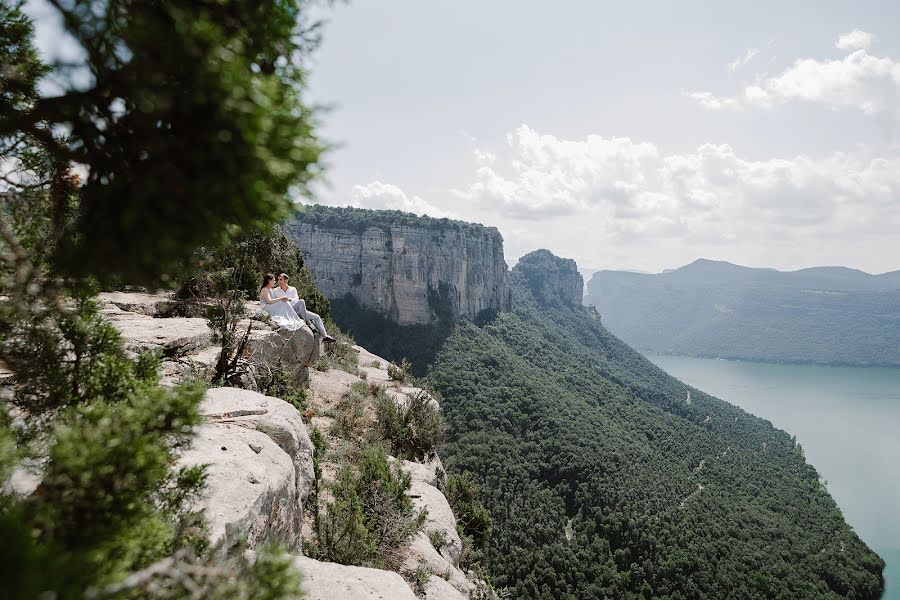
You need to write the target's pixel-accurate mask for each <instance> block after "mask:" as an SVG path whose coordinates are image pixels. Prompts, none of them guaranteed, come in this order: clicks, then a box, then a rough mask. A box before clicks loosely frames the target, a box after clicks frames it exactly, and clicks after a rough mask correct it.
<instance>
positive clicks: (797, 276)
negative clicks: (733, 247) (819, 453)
mask: <svg viewBox="0 0 900 600" xmlns="http://www.w3.org/2000/svg"><path fill="white" fill-rule="evenodd" d="M587 289H588V297H587V299H586V303H588V304H593V305H595V306H596V307H597V309H598V310H599V311H600V314H601V315H602V316H603V322H604V324H605V325H606V326H607V327H609V328H610V330H611V331H613V332H614V333H615V334H616V335H619V336H621V338H622V339H623V340H625V341H626V342H628V343H629V344H632V345H633V346H635V347H637V348H640V349H642V350H651V351H654V352H662V353H670V354H687V355H691V356H705V357H715V358H738V359H746V360H759V361H766V362H789V363H817V364H839V365H861V366H874V365H880V366H897V365H900V271H894V272H892V273H884V274H882V275H869V274H868V273H863V272H862V271H856V270H853V269H846V268H841V267H819V268H813V269H802V270H800V271H793V272H781V271H775V270H773V269H751V268H747V267H741V266H738V265H733V264H731V263H727V262H720V261H710V260H698V261H696V262H694V263H691V264H690V265H687V266H684V267H681V268H680V269H676V270H674V271H670V272H666V273H661V274H657V275H650V274H642V273H628V272H623V271H600V272H598V273H595V274H594V276H593V277H592V278H591V281H590V282H589V283H588V288H587Z"/></svg>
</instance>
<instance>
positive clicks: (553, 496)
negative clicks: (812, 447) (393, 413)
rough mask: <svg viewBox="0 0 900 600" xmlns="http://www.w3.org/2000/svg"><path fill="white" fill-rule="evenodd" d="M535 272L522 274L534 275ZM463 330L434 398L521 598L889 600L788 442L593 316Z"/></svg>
mask: <svg viewBox="0 0 900 600" xmlns="http://www.w3.org/2000/svg"><path fill="white" fill-rule="evenodd" d="M528 261H529V257H525V258H523V259H522V263H520V265H522V264H526V265H527V264H528ZM522 269H523V267H521V266H517V267H516V268H515V269H513V271H512V273H511V277H510V279H511V281H510V286H511V288H512V292H513V309H512V311H511V312H509V313H503V314H501V315H499V317H498V318H497V319H495V320H494V321H493V322H492V323H490V324H487V325H485V326H483V327H478V326H476V325H474V324H466V325H464V326H461V327H460V328H459V329H458V330H457V331H456V333H454V335H452V336H451V337H450V338H449V340H448V342H447V344H446V345H445V346H444V349H443V351H442V352H441V353H440V354H439V356H438V358H437V361H436V362H435V364H434V366H433V368H432V370H431V372H430V374H429V381H430V383H431V384H432V385H433V386H434V387H435V388H436V389H437V390H438V391H439V392H440V393H441V394H442V395H443V398H444V403H443V408H444V411H445V415H446V419H447V424H448V444H447V447H446V449H445V450H444V452H443V457H444V460H445V462H446V464H447V465H448V468H449V469H450V470H451V471H456V472H459V471H468V472H470V473H472V474H474V475H475V477H476V479H477V480H478V481H479V482H480V483H481V490H482V497H483V500H484V502H485V504H486V506H487V508H488V509H489V510H490V511H491V513H492V517H493V535H492V538H491V541H490V543H489V545H488V548H487V551H486V562H487V564H488V569H489V572H490V573H491V575H492V577H493V581H494V584H495V585H497V586H499V587H504V586H508V587H509V588H511V589H512V591H513V596H514V597H516V598H540V599H548V600H549V599H561V598H604V597H605V598H629V597H631V598H650V597H654V598H672V599H675V598H717V599H720V598H750V597H753V598H838V597H846V598H878V597H879V596H880V594H881V590H882V587H883V581H882V569H883V567H884V563H883V561H882V560H881V559H880V558H879V557H878V556H877V555H876V554H874V553H873V552H872V551H871V550H870V549H869V548H868V547H867V546H866V545H865V544H864V543H863V542H862V541H861V540H860V539H859V538H858V537H857V536H856V534H855V533H854V532H853V531H852V530H851V529H850V527H849V526H848V525H847V524H846V523H845V522H844V519H843V517H842V515H841V512H840V510H839V508H838V507H837V506H836V504H835V502H834V500H833V499H832V498H831V496H830V495H829V493H828V491H827V490H826V488H825V487H824V486H823V484H822V483H820V479H819V475H818V473H817V472H816V470H815V469H814V468H813V467H812V466H810V465H808V464H807V463H806V462H805V460H804V455H803V450H802V448H801V447H800V446H799V445H797V444H796V443H795V440H794V439H792V437H791V436H790V435H788V434H787V433H785V432H783V431H780V430H778V429H776V428H774V427H773V426H772V424H771V423H769V422H768V421H764V420H762V419H759V418H757V417H754V416H752V415H750V414H748V413H746V412H744V411H743V410H741V409H739V408H736V407H734V406H732V405H730V404H728V403H726V402H723V401H721V400H719V399H716V398H713V397H710V396H708V395H706V394H704V393H702V392H700V391H698V390H696V389H692V388H690V387H688V386H687V385H685V384H683V383H681V382H679V381H677V380H676V379H674V378H672V377H670V376H668V375H667V374H666V373H664V372H663V371H661V370H660V369H658V368H657V367H655V366H654V365H653V364H651V363H650V362H649V361H647V360H646V359H645V358H644V357H643V356H641V355H640V354H639V353H637V352H636V351H634V350H633V349H631V348H630V347H628V346H627V345H626V344H624V343H623V342H622V341H620V340H619V339H618V338H617V337H615V336H614V335H612V334H611V333H609V331H607V330H606V329H605V327H604V326H603V325H602V324H601V321H600V318H599V315H598V314H597V312H596V311H595V310H594V309H593V308H591V307H581V306H577V305H574V304H565V303H555V304H553V305H550V304H547V305H542V304H540V303H539V302H538V301H537V300H536V299H535V298H536V295H535V294H533V291H532V290H533V289H535V285H538V286H539V285H540V282H537V284H536V283H535V277H534V274H533V273H532V274H531V277H529V278H528V279H526V278H525V277H524V275H523V273H522Z"/></svg>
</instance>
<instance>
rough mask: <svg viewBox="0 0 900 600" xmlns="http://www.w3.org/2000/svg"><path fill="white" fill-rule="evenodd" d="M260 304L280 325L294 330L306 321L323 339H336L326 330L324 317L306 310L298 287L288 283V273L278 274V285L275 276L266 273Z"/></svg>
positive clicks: (260, 293)
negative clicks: (298, 292)
mask: <svg viewBox="0 0 900 600" xmlns="http://www.w3.org/2000/svg"><path fill="white" fill-rule="evenodd" d="M259 304H260V306H261V307H262V309H263V310H264V311H266V312H267V313H269V315H270V316H271V317H272V321H274V322H275V324H276V325H278V326H279V327H284V328H285V329H290V330H292V331H293V330H296V329H300V328H301V327H303V325H304V323H311V325H310V327H311V328H312V327H315V329H316V331H318V332H319V333H320V334H321V335H322V339H324V340H325V341H326V342H333V341H334V338H333V337H331V336H330V335H328V332H326V331H325V324H324V323H323V322H322V317H320V316H319V315H317V314H316V313H314V312H312V311H310V310H306V302H304V301H303V298H300V296H299V295H298V294H297V288H295V287H294V286H292V285H288V276H287V274H286V273H282V274H281V275H279V276H278V285H276V284H275V276H274V275H273V274H271V273H266V275H265V276H264V277H263V284H262V289H261V290H260V291H259Z"/></svg>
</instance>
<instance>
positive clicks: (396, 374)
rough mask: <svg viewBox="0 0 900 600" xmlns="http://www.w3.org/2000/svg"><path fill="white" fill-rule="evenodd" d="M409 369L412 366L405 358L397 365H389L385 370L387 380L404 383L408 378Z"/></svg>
mask: <svg viewBox="0 0 900 600" xmlns="http://www.w3.org/2000/svg"><path fill="white" fill-rule="evenodd" d="M410 368H412V366H411V365H410V364H409V361H408V360H406V359H405V358H404V359H402V360H401V361H400V364H399V365H395V364H394V363H390V364H388V368H387V372H388V378H390V379H392V380H393V381H399V382H404V381H406V378H407V377H408V376H409V372H410V371H409V370H410Z"/></svg>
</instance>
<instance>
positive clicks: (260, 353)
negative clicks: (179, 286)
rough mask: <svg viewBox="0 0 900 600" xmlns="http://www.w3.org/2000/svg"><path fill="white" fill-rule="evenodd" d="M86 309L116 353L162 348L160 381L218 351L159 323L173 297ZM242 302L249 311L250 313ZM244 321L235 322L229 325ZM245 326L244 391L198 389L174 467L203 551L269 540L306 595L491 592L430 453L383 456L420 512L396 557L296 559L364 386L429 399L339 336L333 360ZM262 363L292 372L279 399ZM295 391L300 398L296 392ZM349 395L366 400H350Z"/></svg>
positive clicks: (167, 320) (303, 343) (353, 442)
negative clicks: (111, 335)
mask: <svg viewBox="0 0 900 600" xmlns="http://www.w3.org/2000/svg"><path fill="white" fill-rule="evenodd" d="M99 301H100V304H101V306H102V310H103V313H104V315H105V316H106V317H107V319H109V320H110V322H111V323H113V325H115V327H116V328H117V329H118V330H119V331H120V333H121V334H122V337H123V340H124V342H125V346H126V348H127V349H128V351H129V352H134V353H139V352H141V351H145V350H157V351H160V352H161V353H162V355H163V357H164V358H165V361H164V362H163V365H162V374H163V382H164V383H165V384H166V385H177V384H179V383H181V382H183V381H185V380H189V379H206V378H208V376H209V373H210V369H211V366H212V364H213V362H214V360H215V357H216V355H217V353H218V351H219V350H220V348H219V347H218V346H216V345H215V344H214V343H213V340H212V336H211V332H210V330H209V328H208V326H207V323H206V320H205V319H199V318H185V317H172V316H169V315H170V314H172V313H173V312H174V311H172V310H171V309H172V307H173V305H174V303H175V301H174V300H173V299H172V298H171V297H169V296H166V295H155V294H135V293H110V294H101V295H100V298H99ZM254 307H255V304H253V303H249V304H248V308H249V309H251V311H250V312H251V314H253V310H252V309H253V308H254ZM249 323H251V321H250V320H247V321H244V323H243V325H242V329H243V328H244V327H246V326H247V324H249ZM252 324H253V332H252V335H251V340H250V344H248V350H247V355H246V356H245V359H246V360H245V363H246V366H247V370H248V377H247V378H245V379H243V380H242V384H244V385H246V386H247V387H249V388H251V389H239V388H234V387H212V388H210V389H208V390H207V391H206V394H205V396H204V399H203V402H202V403H201V405H200V413H201V414H202V415H203V420H204V422H203V424H201V425H199V426H198V427H197V428H196V430H195V436H194V439H193V441H192V443H191V446H190V447H189V448H186V449H185V450H184V451H183V453H182V455H181V457H180V459H179V465H180V466H189V465H198V464H202V465H205V467H206V476H207V477H206V487H205V491H204V493H203V495H202V497H201V498H199V499H198V503H199V504H198V506H197V509H199V510H201V511H202V513H203V516H204V518H205V520H206V522H207V525H208V532H209V541H210V543H211V544H212V547H213V548H214V549H215V551H217V552H218V553H220V554H227V553H228V552H233V551H234V550H235V548H236V547H237V546H238V545H241V546H242V547H243V548H245V549H246V550H248V551H249V553H250V555H252V553H253V552H254V551H255V549H257V548H260V547H262V546H264V545H266V544H268V543H272V542H277V543H279V544H281V545H282V546H284V548H285V550H286V551H287V552H288V553H289V555H290V558H291V562H292V564H293V565H294V567H295V568H296V569H297V571H299V573H300V575H301V577H302V587H303V592H304V594H305V595H304V597H305V598H307V599H309V600H328V599H331V598H335V597H338V596H340V597H342V598H345V599H347V600H375V599H378V598H392V599H397V600H401V599H408V600H414V599H415V598H424V599H425V600H465V598H468V597H469V595H470V593H471V592H473V591H474V592H475V593H481V594H482V595H481V596H479V597H485V598H488V597H492V596H489V595H484V594H486V591H485V590H486V589H487V588H486V586H485V584H484V582H483V581H481V580H480V579H478V578H477V577H476V576H474V575H473V574H472V573H471V572H467V571H466V570H465V566H464V562H463V556H462V555H463V541H462V540H461V538H460V536H459V534H458V532H457V518H456V515H455V514H454V511H453V508H451V506H450V503H449V501H448V499H447V497H446V496H445V495H444V493H443V491H442V490H441V489H439V488H440V486H441V482H443V481H444V480H445V475H444V474H443V468H442V464H441V461H440V458H439V457H437V456H436V455H434V456H432V457H431V458H430V460H425V461H422V462H416V461H412V460H403V459H402V457H398V458H394V457H389V461H391V464H393V465H398V468H399V469H400V470H402V472H403V473H404V474H406V475H405V476H408V477H409V485H410V487H409V490H408V491H407V493H408V496H409V498H410V500H411V503H412V508H413V509H414V511H415V512H416V514H421V515H422V517H421V518H422V524H421V525H420V526H419V527H418V528H417V529H416V531H414V532H412V534H411V535H410V536H409V537H408V538H407V539H405V540H404V541H403V543H401V544H400V545H399V548H398V549H397V550H396V552H397V555H396V556H391V557H389V558H390V559H391V560H389V561H388V560H386V559H385V560H384V561H383V562H385V563H387V564H385V565H383V566H385V567H389V568H383V569H382V568H369V567H362V566H352V565H349V564H339V563H337V562H327V561H325V560H316V559H314V558H311V557H309V556H302V555H301V552H302V551H303V549H304V548H307V549H312V548H315V542H316V539H317V529H316V525H315V523H316V522H317V521H318V518H319V517H318V516H317V515H319V514H320V512H321V514H322V515H324V514H325V511H326V507H327V505H328V503H329V502H334V501H335V498H334V497H333V496H334V494H335V493H336V492H335V486H336V485H337V483H336V478H337V477H338V474H339V472H340V471H341V468H342V466H343V467H344V468H346V465H347V464H348V462H347V459H346V457H345V456H344V455H345V453H351V454H352V453H355V452H356V453H358V452H359V447H358V446H359V445H360V443H361V440H363V439H368V438H369V436H370V435H372V434H374V433H375V431H374V430H375V427H376V422H373V421H372V419H371V418H370V417H369V416H368V415H370V414H373V413H374V410H373V407H372V406H371V403H372V402H374V399H373V397H372V395H371V393H370V392H371V391H373V390H377V391H379V393H384V394H386V395H387V397H388V398H391V399H393V400H394V401H396V402H397V403H398V405H401V406H402V405H404V404H406V403H408V402H410V401H411V399H412V398H413V397H415V396H418V395H420V394H426V395H427V394H428V392H426V391H425V390H422V389H420V388H418V387H416V386H415V385H414V383H413V382H410V381H397V380H395V379H393V378H392V376H391V375H389V368H390V363H388V361H386V360H385V359H383V358H381V357H379V356H377V355H374V354H371V353H369V352H368V351H367V350H365V349H364V348H361V347H359V346H350V345H349V344H348V343H347V342H346V341H340V342H338V344H337V345H338V346H341V349H340V351H339V354H340V358H338V357H337V356H335V355H333V354H329V355H326V356H320V353H319V350H320V348H319V341H320V340H319V339H318V337H317V336H316V335H315V334H314V333H313V332H312V331H310V330H309V329H307V328H305V327H304V328H301V329H300V330H298V331H296V332H284V331H283V330H280V329H274V328H272V327H271V326H270V325H268V324H266V323H264V322H260V321H256V320H253V321H252ZM255 365H259V366H260V369H258V370H257V369H254V368H253V367H254V366H255ZM273 365H281V367H282V368H284V369H286V372H287V373H289V374H291V375H292V376H293V377H291V381H290V382H289V385H288V386H287V387H286V388H285V389H283V390H281V391H282V392H287V393H292V394H293V396H292V397H291V398H289V399H290V400H291V402H287V401H285V400H283V399H280V398H276V397H273V396H272V395H266V394H272V393H273V390H272V388H271V386H268V387H266V386H265V383H266V373H265V372H264V371H265V369H264V368H262V367H265V366H268V367H272V366H273ZM310 367H315V368H313V369H310ZM395 377H396V375H395ZM404 379H405V378H404ZM301 386H302V388H303V392H302V393H298V392H297V389H298V388H299V387H301ZM360 388H364V389H367V390H368V392H367V393H366V394H365V395H364V396H360V395H358V394H357V395H356V396H354V390H359V389H360ZM261 392H263V393H261ZM428 397H429V401H430V402H432V403H435V404H436V403H437V400H435V399H434V398H433V397H431V396H428ZM285 398H287V396H285ZM351 398H357V399H358V400H359V401H361V402H365V403H366V405H365V406H359V407H358V408H359V409H360V410H361V411H363V413H364V415H365V416H363V414H362V413H361V414H360V415H357V416H355V417H353V418H354V419H356V420H355V421H354V423H355V426H356V427H358V428H359V429H358V431H356V434H358V436H359V438H358V439H357V437H355V436H353V435H348V433H347V432H346V431H345V429H346V425H345V424H346V422H348V420H349V418H350V416H349V415H348V414H347V412H346V411H347V410H348V408H347V403H348V401H349V399H351ZM298 406H299V408H300V410H298ZM354 414H355V413H354ZM342 427H343V429H342ZM316 436H318V438H319V440H321V441H320V445H319V446H318V447H317V446H316V445H315V444H314V443H313V441H311V437H312V438H313V439H315V438H316ZM26 475H27V474H21V476H20V477H18V479H17V481H20V482H21V486H23V487H24V486H28V487H27V488H26V489H23V490H20V491H19V493H30V492H32V491H33V489H34V488H35V487H36V486H37V484H38V483H39V482H40V477H39V475H36V476H30V477H26ZM317 495H318V500H317V499H316V498H317ZM321 518H324V516H322V517H321ZM376 558H379V559H382V558H383V557H376Z"/></svg>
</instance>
